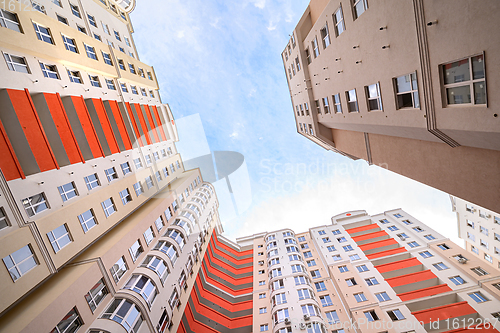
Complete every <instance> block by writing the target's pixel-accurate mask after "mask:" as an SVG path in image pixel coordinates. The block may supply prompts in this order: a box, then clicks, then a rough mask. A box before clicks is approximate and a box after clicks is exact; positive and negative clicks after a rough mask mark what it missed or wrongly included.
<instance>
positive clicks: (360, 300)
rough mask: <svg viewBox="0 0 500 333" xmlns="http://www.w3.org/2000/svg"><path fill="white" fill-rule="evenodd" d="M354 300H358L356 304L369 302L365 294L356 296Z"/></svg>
mask: <svg viewBox="0 0 500 333" xmlns="http://www.w3.org/2000/svg"><path fill="white" fill-rule="evenodd" d="M354 298H355V299H356V302H358V303H361V302H364V301H367V299H366V296H365V294H364V293H359V294H354Z"/></svg>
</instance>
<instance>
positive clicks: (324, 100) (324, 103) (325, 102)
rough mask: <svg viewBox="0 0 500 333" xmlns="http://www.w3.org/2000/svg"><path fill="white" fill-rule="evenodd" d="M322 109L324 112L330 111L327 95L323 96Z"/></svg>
mask: <svg viewBox="0 0 500 333" xmlns="http://www.w3.org/2000/svg"><path fill="white" fill-rule="evenodd" d="M322 101H323V110H324V111H325V114H327V113H330V106H329V105H328V97H323V98H322Z"/></svg>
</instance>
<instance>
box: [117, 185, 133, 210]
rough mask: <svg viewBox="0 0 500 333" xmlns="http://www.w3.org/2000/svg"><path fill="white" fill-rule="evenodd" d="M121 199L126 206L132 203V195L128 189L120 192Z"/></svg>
mask: <svg viewBox="0 0 500 333" xmlns="http://www.w3.org/2000/svg"><path fill="white" fill-rule="evenodd" d="M120 199H121V200H122V203H123V205H124V206H125V205H126V204H128V203H129V202H131V201H132V195H130V192H129V190H128V188H126V189H124V190H123V191H120Z"/></svg>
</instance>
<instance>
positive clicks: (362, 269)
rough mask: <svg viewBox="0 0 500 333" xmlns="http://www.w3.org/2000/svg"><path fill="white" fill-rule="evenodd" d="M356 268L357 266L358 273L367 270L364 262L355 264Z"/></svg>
mask: <svg viewBox="0 0 500 333" xmlns="http://www.w3.org/2000/svg"><path fill="white" fill-rule="evenodd" d="M356 268H357V270H358V272H360V273H363V272H367V271H368V270H369V269H368V267H366V265H365V264H363V265H359V266H356Z"/></svg>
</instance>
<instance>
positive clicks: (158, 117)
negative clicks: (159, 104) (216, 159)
mask: <svg viewBox="0 0 500 333" xmlns="http://www.w3.org/2000/svg"><path fill="white" fill-rule="evenodd" d="M151 109H153V111H154V115H155V119H156V122H157V123H158V128H159V129H160V135H161V137H162V139H163V141H167V136H166V135H165V132H164V131H163V126H162V123H161V120H160V115H159V114H158V109H157V108H156V105H153V106H152V107H151Z"/></svg>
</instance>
